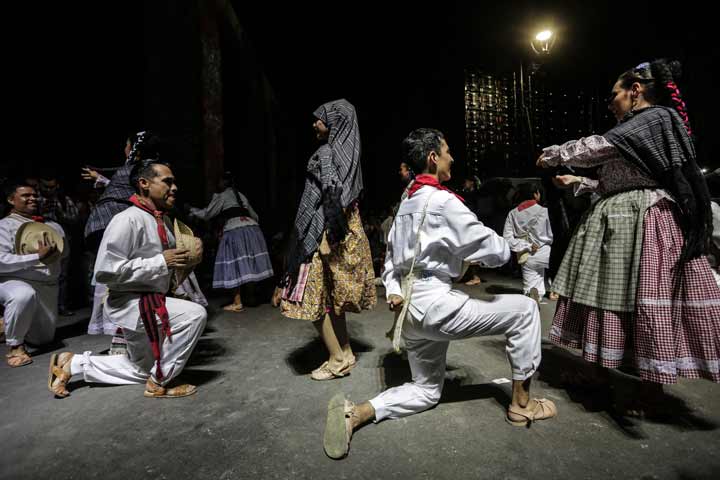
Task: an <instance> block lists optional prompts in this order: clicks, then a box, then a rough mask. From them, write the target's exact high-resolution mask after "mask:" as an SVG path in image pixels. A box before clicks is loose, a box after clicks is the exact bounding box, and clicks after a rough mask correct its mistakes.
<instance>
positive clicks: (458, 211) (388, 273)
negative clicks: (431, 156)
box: [383, 186, 510, 320]
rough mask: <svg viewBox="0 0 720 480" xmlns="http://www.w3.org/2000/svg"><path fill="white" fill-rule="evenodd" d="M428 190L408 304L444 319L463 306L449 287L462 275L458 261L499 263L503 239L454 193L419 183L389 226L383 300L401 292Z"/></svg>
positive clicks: (504, 254) (461, 296) (506, 255)
mask: <svg viewBox="0 0 720 480" xmlns="http://www.w3.org/2000/svg"><path fill="white" fill-rule="evenodd" d="M431 194H432V197H431V198H430V203H429V204H428V207H427V215H426V217H425V223H424V224H423V227H422V230H421V231H420V238H419V242H420V252H419V254H418V256H417V259H416V261H415V268H414V271H413V273H414V274H415V275H417V277H418V279H417V280H416V281H415V283H414V285H413V290H412V294H411V300H410V304H409V311H410V313H411V314H412V316H413V317H415V318H416V319H418V320H422V319H423V318H425V316H426V315H429V316H431V317H432V318H437V319H440V318H444V317H446V316H448V315H451V314H453V313H455V312H456V311H458V310H459V309H460V308H461V307H462V306H463V305H464V304H465V302H466V301H467V300H468V298H469V297H468V295H467V294H465V293H463V292H460V291H458V290H453V289H452V278H455V277H458V276H460V275H461V274H462V270H463V262H468V263H476V264H482V265H484V266H487V267H499V266H501V265H503V264H505V263H506V262H507V261H508V260H509V259H510V249H509V248H508V245H507V242H505V240H504V239H503V238H502V237H500V236H499V235H498V234H496V233H495V232H494V231H493V230H492V229H490V228H488V227H486V226H484V225H483V224H482V222H480V221H478V219H477V217H476V216H475V214H474V213H472V212H471V211H470V210H469V209H468V208H467V207H466V206H465V205H464V204H463V203H462V202H461V201H460V200H459V199H458V198H457V197H455V196H454V195H453V194H451V193H449V192H447V191H444V190H438V189H436V188H434V187H430V186H424V187H422V188H421V189H420V190H418V191H417V192H416V193H415V194H414V195H413V196H412V197H410V198H408V199H406V200H403V202H402V203H401V204H400V208H399V209H398V212H397V215H396V217H395V221H394V222H393V226H392V228H391V229H390V235H389V236H388V247H387V254H386V258H385V271H384V272H383V283H384V284H385V289H386V294H387V296H388V298H389V296H390V295H399V296H402V289H401V284H400V282H401V278H402V277H403V276H405V275H407V273H408V272H409V271H410V265H411V264H412V260H413V257H414V256H415V242H416V236H417V233H418V227H419V226H420V220H421V218H422V214H423V208H424V207H425V203H426V202H427V200H428V196H430V195H431Z"/></svg>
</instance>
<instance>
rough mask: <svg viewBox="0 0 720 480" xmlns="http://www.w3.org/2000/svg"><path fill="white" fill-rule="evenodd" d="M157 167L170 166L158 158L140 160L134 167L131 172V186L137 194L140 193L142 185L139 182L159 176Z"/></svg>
mask: <svg viewBox="0 0 720 480" xmlns="http://www.w3.org/2000/svg"><path fill="white" fill-rule="evenodd" d="M155 165H165V166H166V167H169V166H170V165H169V164H167V163H165V162H161V161H160V160H158V159H157V158H146V159H144V160H139V161H138V162H137V163H135V165H133V167H132V170H130V186H132V187H133V188H134V189H135V191H136V192H137V193H140V184H139V183H138V182H139V181H140V179H141V178H144V179H146V180H150V179H151V178H155V177H157V176H158V175H159V174H158V172H157V170H155Z"/></svg>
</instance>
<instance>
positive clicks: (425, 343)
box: [323, 128, 557, 458]
mask: <svg viewBox="0 0 720 480" xmlns="http://www.w3.org/2000/svg"><path fill="white" fill-rule="evenodd" d="M403 153H404V157H405V161H406V162H408V163H410V164H412V166H413V168H414V169H415V171H416V172H423V174H422V175H418V176H417V177H416V178H415V183H414V184H413V186H412V187H411V188H410V189H409V192H408V198H407V199H406V200H404V201H403V202H402V204H401V205H400V209H399V210H398V213H397V216H396V217H395V222H394V223H393V227H392V229H391V231H390V236H389V241H388V249H387V257H386V261H385V271H384V273H383V282H384V284H385V288H386V291H387V303H388V304H389V306H390V309H391V310H393V311H396V312H397V311H398V310H400V309H401V308H402V307H403V304H404V303H405V302H407V303H408V305H407V307H408V308H407V309H406V311H407V319H406V321H405V323H404V327H403V325H402V323H401V324H400V329H401V331H402V340H403V341H404V343H405V348H406V349H407V354H408V361H409V363H410V369H411V372H412V382H410V383H406V384H404V385H402V386H399V387H395V388H391V389H389V390H386V391H385V392H383V393H381V394H380V395H378V396H377V397H375V398H373V399H371V400H369V401H367V402H363V403H360V404H357V405H355V404H353V403H352V402H350V401H349V400H347V399H345V397H344V395H342V394H338V395H336V396H334V397H333V398H332V399H331V400H330V404H329V405H328V417H327V424H326V427H325V437H324V442H323V443H324V448H325V452H326V454H327V455H328V456H329V457H331V458H342V457H344V456H345V455H346V454H347V451H348V449H349V445H350V438H351V436H352V432H353V430H355V429H356V428H358V427H359V426H360V425H362V424H364V423H366V422H368V421H371V420H372V421H374V422H379V421H381V420H384V419H386V418H400V417H404V416H407V415H412V414H414V413H418V412H421V411H423V410H427V409H428V408H431V407H433V406H434V405H436V404H437V403H438V401H439V400H440V395H441V393H442V388H443V382H444V377H445V357H446V353H447V349H448V347H449V345H450V341H451V340H459V339H464V338H470V337H476V336H484V335H501V334H502V335H505V338H506V341H507V346H506V351H507V355H508V359H509V360H510V365H511V368H512V380H513V381H512V392H513V393H512V401H511V403H510V406H509V408H508V411H507V416H506V419H507V421H508V422H510V423H512V424H514V425H527V424H529V423H530V422H532V421H534V420H541V419H545V418H550V417H553V416H555V415H556V413H557V409H556V407H555V405H554V404H553V403H552V402H551V401H549V400H545V399H533V398H530V380H531V378H532V375H533V374H534V373H535V371H536V370H537V368H538V366H539V365H540V355H541V354H540V314H539V312H538V306H537V303H535V302H533V301H532V300H530V299H529V298H528V297H526V296H523V295H498V296H496V297H495V298H494V299H493V300H491V301H483V300H476V299H470V298H469V297H468V295H467V294H465V293H463V292H460V291H457V290H453V289H452V280H451V279H452V278H457V277H459V276H460V275H461V274H462V273H463V272H462V269H463V263H464V262H467V263H478V264H483V265H485V266H487V267H499V266H501V265H503V264H504V263H506V262H507V261H508V259H509V258H510V250H509V248H508V246H507V243H506V242H505V241H504V240H503V239H502V237H500V236H499V235H497V234H496V233H495V232H494V231H493V230H491V229H489V228H487V227H485V226H484V225H483V224H482V223H481V222H479V221H478V220H477V217H476V216H475V215H474V214H473V213H472V212H471V211H470V210H469V209H468V208H467V207H466V206H465V205H464V204H463V201H462V199H461V198H460V197H458V196H457V195H456V194H454V193H453V192H451V191H450V190H448V189H447V188H446V187H444V186H442V182H446V181H448V180H449V179H450V169H451V165H452V162H453V158H452V156H451V155H450V151H449V147H448V145H447V143H446V142H445V138H444V136H443V134H442V133H441V132H439V131H437V130H433V129H426V128H421V129H417V130H414V131H413V132H411V133H410V135H409V136H408V137H407V138H406V139H405V140H404V141H403ZM418 242H419V243H418ZM411 270H412V272H413V274H412V275H408V273H409V272H410V271H411ZM408 277H414V279H409V278H408ZM408 281H412V282H413V283H412V284H411V286H410V287H409V288H408V286H407V285H408V284H407V283H406V282H408ZM401 283H402V284H403V285H401ZM403 287H405V288H403ZM403 291H405V292H408V291H410V292H411V294H410V295H409V296H410V298H403V296H402V295H403ZM402 317H403V315H402V313H401V315H400V317H399V318H398V320H396V322H397V321H400V319H402ZM396 325H397V324H396Z"/></svg>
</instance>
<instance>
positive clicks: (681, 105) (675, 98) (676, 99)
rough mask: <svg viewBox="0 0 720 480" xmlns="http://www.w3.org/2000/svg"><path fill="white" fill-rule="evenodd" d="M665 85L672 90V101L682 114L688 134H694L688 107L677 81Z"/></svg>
mask: <svg viewBox="0 0 720 480" xmlns="http://www.w3.org/2000/svg"><path fill="white" fill-rule="evenodd" d="M665 87H667V89H668V90H670V100H672V102H673V103H674V104H675V110H677V112H678V113H679V114H680V117H681V118H682V119H683V123H684V124H685V128H686V129H687V132H688V135H692V130H691V129H690V118H689V117H688V114H687V107H686V105H685V102H684V101H683V99H682V97H681V96H680V89H679V88H678V86H677V85H676V84H675V82H668V83H666V84H665Z"/></svg>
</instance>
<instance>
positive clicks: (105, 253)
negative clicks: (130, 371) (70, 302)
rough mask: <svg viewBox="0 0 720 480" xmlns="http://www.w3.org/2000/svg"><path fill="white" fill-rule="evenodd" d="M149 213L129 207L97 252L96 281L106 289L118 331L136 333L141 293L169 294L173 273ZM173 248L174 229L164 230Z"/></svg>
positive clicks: (109, 312) (107, 308)
mask: <svg viewBox="0 0 720 480" xmlns="http://www.w3.org/2000/svg"><path fill="white" fill-rule="evenodd" d="M157 228H158V227H157V221H156V220H155V217H153V216H152V215H151V214H150V213H148V212H145V211H143V210H141V209H139V208H137V207H134V206H133V207H130V208H128V209H126V210H124V211H123V212H120V213H118V214H117V215H115V216H114V217H113V219H112V220H111V221H110V223H109V224H108V226H107V228H106V229H105V234H104V235H103V238H102V242H100V248H99V249H98V254H97V261H96V262H95V280H96V281H97V282H99V283H104V284H106V285H107V287H108V290H109V294H108V298H107V301H106V302H105V314H106V315H108V318H109V319H110V321H111V322H112V323H114V324H115V325H117V326H119V327H123V328H128V329H131V330H137V328H138V325H139V322H140V321H141V320H140V310H139V308H138V303H139V299H140V295H141V293H144V292H156V293H163V294H164V293H167V291H168V289H169V288H170V279H171V275H172V272H173V270H171V269H169V268H168V267H167V264H166V263H165V257H163V247H162V243H161V242H160V235H159V234H158V230H157ZM165 230H166V232H167V236H168V243H169V247H170V248H175V237H174V236H173V234H172V229H170V228H165Z"/></svg>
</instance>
